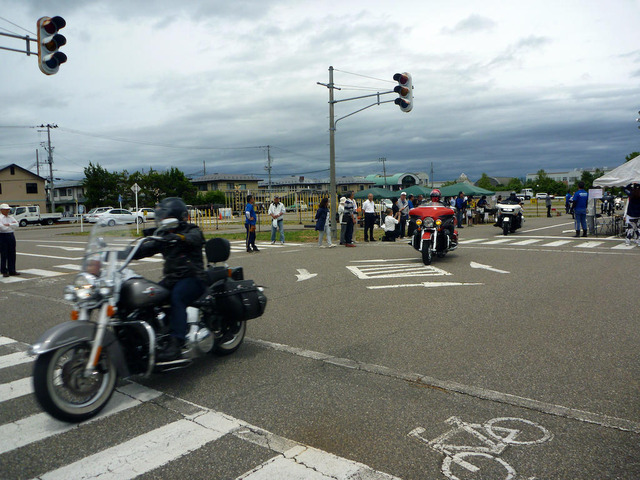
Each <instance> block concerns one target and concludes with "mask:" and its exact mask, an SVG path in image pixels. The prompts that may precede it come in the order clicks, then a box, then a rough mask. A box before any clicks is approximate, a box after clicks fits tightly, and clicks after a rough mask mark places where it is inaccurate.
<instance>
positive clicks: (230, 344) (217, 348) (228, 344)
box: [213, 322, 247, 355]
mask: <svg viewBox="0 0 640 480" xmlns="http://www.w3.org/2000/svg"><path fill="white" fill-rule="evenodd" d="M234 326H235V327H236V328H234V329H231V330H230V331H229V332H227V333H224V334H223V335H222V337H221V338H216V343H215V345H214V347H213V353H215V354H216V355H230V354H232V353H233V352H235V351H236V350H238V348H240V345H242V342H244V336H245V334H246V333H247V322H236V323H235V325H234ZM233 330H237V331H236V332H234V331H233Z"/></svg>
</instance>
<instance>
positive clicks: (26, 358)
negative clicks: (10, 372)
mask: <svg viewBox="0 0 640 480" xmlns="http://www.w3.org/2000/svg"><path fill="white" fill-rule="evenodd" d="M32 361H33V357H32V356H30V355H29V354H28V353H27V352H16V353H10V354H9V355H2V356H1V357H0V369H3V368H8V367H13V366H14V365H20V364H23V363H29V362H32Z"/></svg>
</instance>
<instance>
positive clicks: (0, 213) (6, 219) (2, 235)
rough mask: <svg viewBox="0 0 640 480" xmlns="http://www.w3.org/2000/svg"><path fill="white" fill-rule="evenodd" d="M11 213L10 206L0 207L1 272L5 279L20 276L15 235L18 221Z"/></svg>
mask: <svg viewBox="0 0 640 480" xmlns="http://www.w3.org/2000/svg"><path fill="white" fill-rule="evenodd" d="M10 213H11V207H10V206H9V205H7V204H6V203H3V204H1V205H0V272H2V276H3V277H8V276H9V275H20V274H19V273H18V272H17V271H16V236H15V234H14V233H13V232H14V230H15V228H16V227H17V226H18V221H17V220H16V219H15V218H13V217H12V216H11V215H10Z"/></svg>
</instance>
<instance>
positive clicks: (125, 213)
mask: <svg viewBox="0 0 640 480" xmlns="http://www.w3.org/2000/svg"><path fill="white" fill-rule="evenodd" d="M98 220H99V221H100V222H105V223H106V224H107V225H109V226H112V225H116V224H118V225H124V224H126V223H143V222H144V217H143V216H142V214H139V213H132V212H130V211H129V210H125V209H124V208H112V209H110V210H107V211H106V212H104V213H102V214H98V215H97V216H96V217H95V219H89V222H92V223H95V222H97V221H98Z"/></svg>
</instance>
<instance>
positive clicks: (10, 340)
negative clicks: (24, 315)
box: [0, 337, 16, 345]
mask: <svg viewBox="0 0 640 480" xmlns="http://www.w3.org/2000/svg"><path fill="white" fill-rule="evenodd" d="M10 343H16V341H15V340H14V339H13V338H9V337H0V345H9V344H10Z"/></svg>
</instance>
